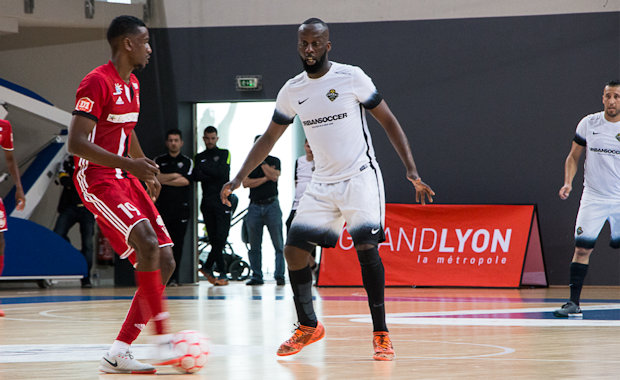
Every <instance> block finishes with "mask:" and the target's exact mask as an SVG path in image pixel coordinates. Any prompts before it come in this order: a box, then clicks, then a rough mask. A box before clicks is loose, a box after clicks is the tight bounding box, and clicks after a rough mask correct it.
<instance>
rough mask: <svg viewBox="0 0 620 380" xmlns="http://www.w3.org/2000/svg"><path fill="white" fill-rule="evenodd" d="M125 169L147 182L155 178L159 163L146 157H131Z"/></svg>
mask: <svg viewBox="0 0 620 380" xmlns="http://www.w3.org/2000/svg"><path fill="white" fill-rule="evenodd" d="M127 171H128V172H130V173H131V174H133V175H135V176H136V177H138V179H139V180H141V181H144V182H148V181H153V180H156V179H157V178H156V176H157V174H159V165H157V164H156V163H155V161H153V160H151V159H149V158H146V157H141V158H133V159H130V160H129V165H128V167H127ZM160 187H161V185H160Z"/></svg>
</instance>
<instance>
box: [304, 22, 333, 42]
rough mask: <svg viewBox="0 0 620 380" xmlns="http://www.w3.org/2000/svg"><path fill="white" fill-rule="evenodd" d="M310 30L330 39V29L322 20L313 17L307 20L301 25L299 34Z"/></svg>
mask: <svg viewBox="0 0 620 380" xmlns="http://www.w3.org/2000/svg"><path fill="white" fill-rule="evenodd" d="M309 29H313V30H314V31H316V32H317V33H320V34H323V35H324V36H325V38H327V39H329V27H328V26H327V24H326V23H325V22H324V21H323V20H321V19H320V18H316V17H312V18H309V19H307V20H306V21H304V22H303V23H301V25H299V29H298V32H299V33H302V32H303V31H307V30H309Z"/></svg>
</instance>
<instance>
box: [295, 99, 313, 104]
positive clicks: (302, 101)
mask: <svg viewBox="0 0 620 380" xmlns="http://www.w3.org/2000/svg"><path fill="white" fill-rule="evenodd" d="M308 99H310V98H306V99H304V100H298V101H297V103H299V104H303V103H304V102H305V101H306V100H308Z"/></svg>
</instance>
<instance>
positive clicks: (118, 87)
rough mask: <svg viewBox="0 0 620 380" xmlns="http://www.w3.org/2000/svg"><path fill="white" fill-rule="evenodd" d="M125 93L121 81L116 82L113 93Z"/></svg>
mask: <svg viewBox="0 0 620 380" xmlns="http://www.w3.org/2000/svg"><path fill="white" fill-rule="evenodd" d="M122 93H123V86H122V85H121V84H120V83H114V92H113V93H112V95H120V94H122Z"/></svg>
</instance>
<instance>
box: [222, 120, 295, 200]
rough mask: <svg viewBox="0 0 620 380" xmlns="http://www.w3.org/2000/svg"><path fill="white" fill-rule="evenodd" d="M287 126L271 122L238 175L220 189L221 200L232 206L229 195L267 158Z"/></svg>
mask: <svg viewBox="0 0 620 380" xmlns="http://www.w3.org/2000/svg"><path fill="white" fill-rule="evenodd" d="M287 127H288V125H282V124H277V123H275V122H273V121H271V122H270V123H269V126H268V127H267V130H266V131H265V133H264V134H263V135H262V136H261V137H260V138H259V139H258V140H256V142H255V143H254V146H253V147H252V149H251V150H250V153H248V156H247V157H246V159H245V161H244V162H243V165H241V169H239V172H238V173H237V175H236V176H235V177H234V178H233V179H232V180H230V181H229V182H227V183H225V184H224V186H222V190H221V191H220V200H221V201H222V203H224V204H225V205H228V206H230V201H229V200H228V196H229V195H230V194H232V192H233V191H235V190H236V189H237V188H239V186H241V183H242V182H243V180H244V179H245V178H246V177H247V176H248V174H250V172H251V171H252V170H254V169H255V168H256V167H257V166H258V165H259V164H260V163H261V162H263V161H264V160H265V158H267V156H268V155H269V152H271V149H272V148H273V146H274V145H275V144H276V142H277V141H278V140H279V139H280V136H282V134H283V133H284V131H286V128H287Z"/></svg>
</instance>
